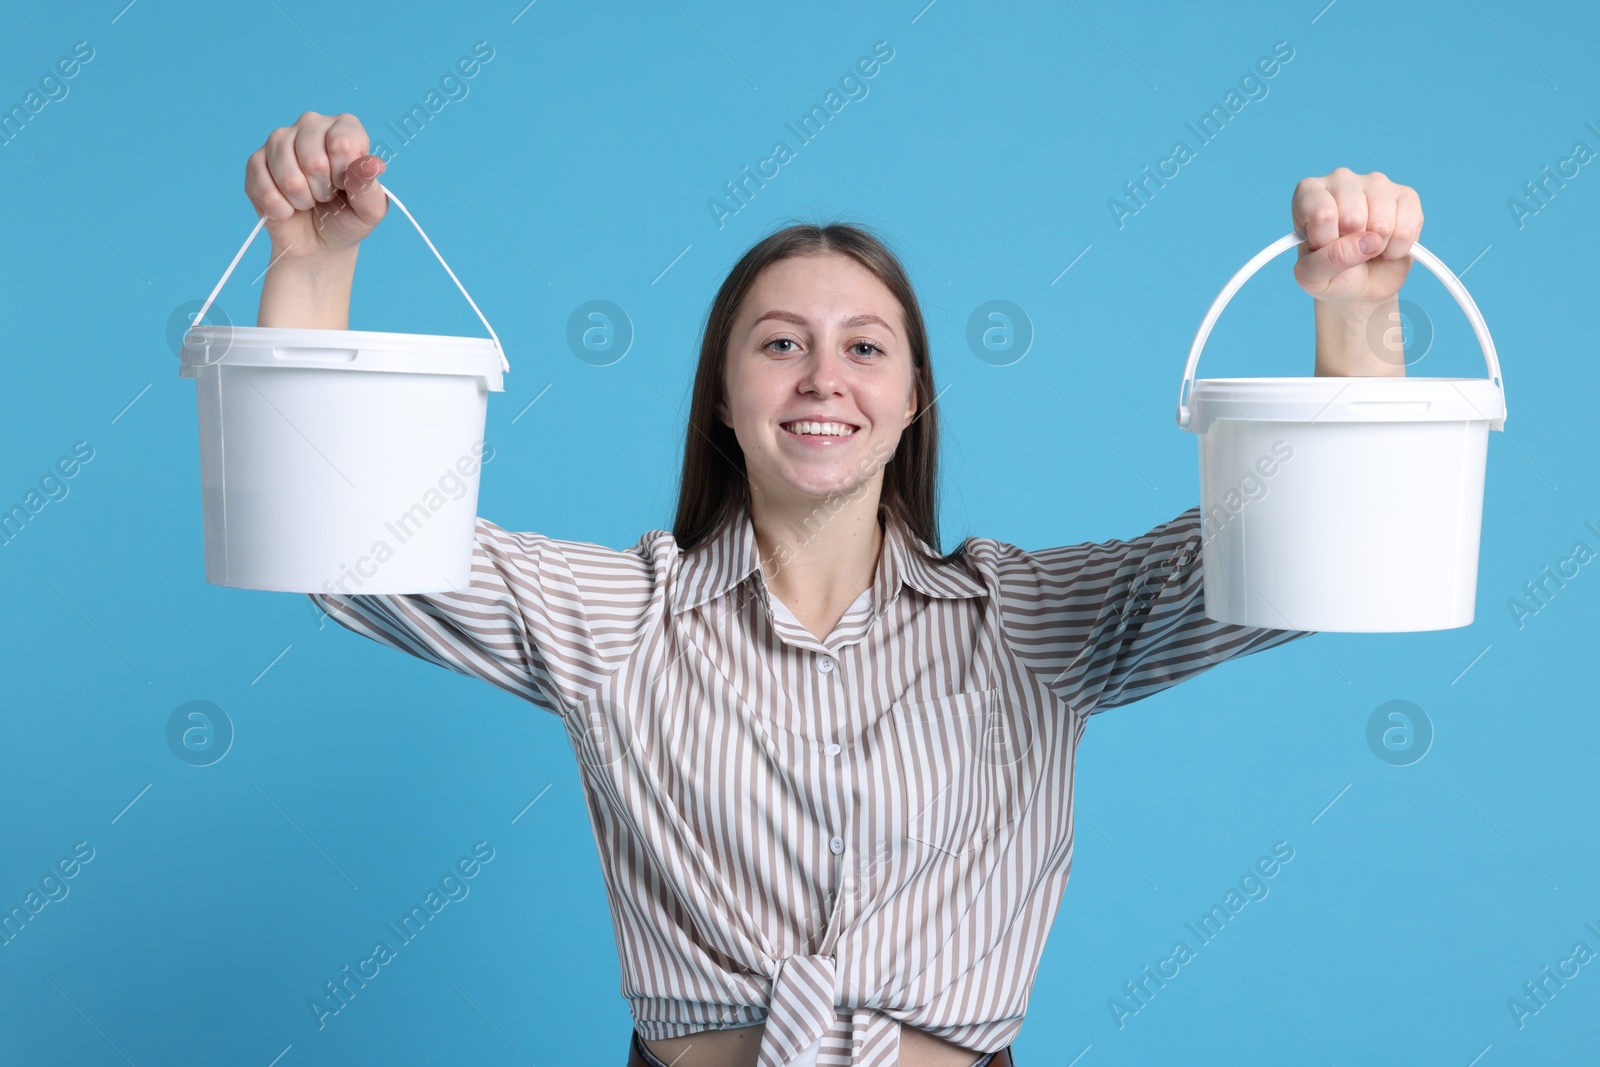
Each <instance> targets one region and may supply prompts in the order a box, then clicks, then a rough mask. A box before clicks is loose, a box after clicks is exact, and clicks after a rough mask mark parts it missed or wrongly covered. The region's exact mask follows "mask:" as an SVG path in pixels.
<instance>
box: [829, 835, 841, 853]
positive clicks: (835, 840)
mask: <svg viewBox="0 0 1600 1067" xmlns="http://www.w3.org/2000/svg"><path fill="white" fill-rule="evenodd" d="M828 848H829V849H831V850H832V851H833V854H834V855H835V856H837V855H838V854H839V853H841V852H843V851H844V838H842V837H832V838H829V839H828Z"/></svg>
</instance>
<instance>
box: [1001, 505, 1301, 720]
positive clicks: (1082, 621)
mask: <svg viewBox="0 0 1600 1067" xmlns="http://www.w3.org/2000/svg"><path fill="white" fill-rule="evenodd" d="M1201 538H1202V528H1201V522H1200V509H1199V508H1198V507H1193V508H1190V509H1189V510H1188V511H1185V512H1184V513H1183V514H1181V515H1179V516H1178V517H1177V518H1175V519H1173V520H1171V521H1170V522H1165V523H1162V524H1161V525H1160V526H1157V527H1156V528H1155V529H1153V530H1151V531H1150V532H1148V533H1146V534H1144V535H1143V536H1141V537H1137V538H1134V539H1132V540H1113V541H1104V542H1098V543H1096V542H1089V543H1085V544H1079V545H1067V546H1063V547H1060V548H1046V549H1038V550H1035V551H1024V550H1022V549H1020V548H1017V547H1015V546H1014V545H1002V546H1001V551H1000V553H999V556H998V559H997V570H998V579H999V588H1000V591H1001V597H1002V618H1003V621H1004V625H1005V629H1006V633H1007V640H1008V641H1009V643H1010V644H1011V646H1012V650H1013V653H1014V654H1015V655H1017V656H1018V658H1020V659H1021V660H1023V661H1024V662H1026V663H1027V664H1028V666H1029V667H1030V669H1031V670H1032V671H1033V672H1034V673H1035V674H1036V675H1038V676H1039V677H1041V678H1043V679H1044V680H1045V682H1046V684H1048V685H1049V686H1050V688H1051V689H1052V690H1054V691H1055V692H1057V693H1059V694H1060V695H1061V696H1062V697H1063V698H1065V699H1066V700H1067V701H1068V702H1069V703H1070V704H1071V705H1072V706H1073V707H1074V708H1075V709H1076V710H1078V711H1080V712H1082V713H1085V714H1091V713H1093V712H1095V711H1099V710H1101V709H1103V708H1110V707H1116V706H1118V705H1121V704H1128V703H1132V702H1133V701H1135V700H1138V699H1140V698H1142V697H1147V696H1149V695H1150V694H1152V693H1157V692H1160V691H1161V690H1163V689H1166V688H1168V687H1169V686H1172V685H1176V684H1177V683H1178V682H1181V681H1184V680H1185V679H1187V678H1192V677H1194V676H1195V675H1197V674H1199V673H1201V672H1202V671H1205V670H1208V669H1210V668H1211V667H1214V666H1216V665H1217V664H1219V663H1222V662H1224V661H1226V660H1229V659H1233V658H1235V657H1238V656H1243V655H1247V654H1249V653H1251V652H1259V651H1261V650H1263V649H1267V648H1272V647H1273V646H1275V645H1282V644H1286V643H1288V642H1290V641H1293V640H1295V639H1296V638H1299V637H1304V636H1306V635H1307V634H1308V633H1314V632H1315V631H1310V630H1280V629H1272V628H1267V627H1254V626H1239V625H1235V624H1232V623H1222V622H1216V621H1214V620H1212V619H1208V618H1206V615H1205V600H1204V583H1203V579H1202V569H1201V552H1200V544H1201Z"/></svg>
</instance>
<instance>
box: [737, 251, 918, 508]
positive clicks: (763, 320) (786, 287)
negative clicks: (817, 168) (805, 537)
mask: <svg viewBox="0 0 1600 1067" xmlns="http://www.w3.org/2000/svg"><path fill="white" fill-rule="evenodd" d="M725 374H726V378H725V385H726V393H725V395H726V396H727V398H728V399H727V401H726V402H725V403H723V404H720V405H719V406H718V412H717V414H718V415H719V417H720V418H721V419H722V421H723V422H725V423H727V424H728V425H729V426H731V427H732V428H733V431H734V435H735V436H736V437H737V438H738V440H739V446H740V447H741V448H742V449H744V456H745V469H746V471H747V473H748V475H749V478H750V483H751V491H752V493H753V494H755V495H756V496H758V497H760V498H762V499H763V500H765V501H766V502H768V503H773V504H777V505H778V506H780V507H782V506H789V505H793V504H796V503H804V502H805V501H803V500H802V499H801V498H812V500H813V501H815V500H816V499H819V498H821V499H825V498H827V497H828V496H830V495H832V494H835V493H847V492H850V491H851V490H854V489H857V488H858V487H864V486H867V485H870V484H872V483H873V482H874V479H879V480H881V478H882V471H883V467H884V465H885V464H887V463H888V461H889V459H890V457H891V456H892V455H893V453H894V449H895V446H896V444H898V443H899V440H900V433H901V431H902V430H904V429H905V428H906V426H908V425H909V424H910V423H911V420H912V418H913V417H914V416H915V415H916V413H917V403H918V398H917V395H916V378H915V375H914V373H913V369H912V366H911V349H910V347H909V346H908V344H907V341H906V331H905V318H904V314H903V312H902V311H901V308H900V303H899V301H898V300H896V299H895V297H894V294H893V293H891V292H890V291H889V289H888V287H887V286H885V285H884V284H883V283H882V282H880V281H879V280H878V279H877V277H876V276H875V275H874V274H873V273H872V272H871V271H869V270H867V269H866V268H865V267H863V266H861V264H859V263H857V262H856V261H855V260H854V259H852V258H851V257H849V256H847V255H843V254H841V253H833V252H830V253H825V254H822V255H815V256H790V257H788V258H786V259H782V260H779V261H778V262H776V263H772V264H770V265H768V266H767V267H766V268H765V269H763V270H762V272H761V274H760V275H758V276H757V278H756V280H755V283H754V284H753V285H752V286H751V287H750V290H749V292H747V293H746V294H745V299H744V303H743V305H742V306H741V307H740V309H739V312H738V314H737V316H736V317H735V318H734V322H733V329H732V332H731V334H730V336H729V339H728V356H727V363H726V369H725ZM808 421H809V422H825V423H827V425H825V426H822V427H818V426H815V425H812V426H799V425H796V423H797V422H808ZM841 423H842V424H843V426H840V425H839V424H841ZM818 429H823V430H827V429H833V430H840V429H843V430H844V431H845V432H844V433H843V434H817V433H815V432H796V431H816V430H818Z"/></svg>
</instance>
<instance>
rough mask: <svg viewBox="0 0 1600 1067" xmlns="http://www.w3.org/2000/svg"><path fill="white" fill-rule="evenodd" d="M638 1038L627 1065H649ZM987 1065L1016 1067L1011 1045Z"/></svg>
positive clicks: (633, 1041) (631, 1046)
mask: <svg viewBox="0 0 1600 1067" xmlns="http://www.w3.org/2000/svg"><path fill="white" fill-rule="evenodd" d="M638 1043H639V1042H638V1038H637V1037H635V1038H634V1039H632V1040H631V1041H630V1042H629V1043H628V1067H650V1064H649V1063H648V1062H647V1061H646V1060H645V1059H644V1058H643V1057H642V1056H640V1055H639V1049H638ZM989 1067H1016V1061H1015V1060H1013V1059H1012V1058H1011V1047H1010V1046H1009V1045H1008V1046H1006V1047H1005V1048H1003V1049H1001V1050H1000V1051H999V1052H996V1053H995V1054H994V1059H992V1060H990V1061H989Z"/></svg>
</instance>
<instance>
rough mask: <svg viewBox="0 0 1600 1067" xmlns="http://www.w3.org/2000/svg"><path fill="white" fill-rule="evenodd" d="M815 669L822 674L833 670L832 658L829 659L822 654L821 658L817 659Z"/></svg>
mask: <svg viewBox="0 0 1600 1067" xmlns="http://www.w3.org/2000/svg"><path fill="white" fill-rule="evenodd" d="M817 670H819V671H821V672H822V673H823V674H827V673H828V672H829V671H831V670H833V660H831V659H829V658H828V657H827V656H823V657H822V658H821V659H819V660H817Z"/></svg>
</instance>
